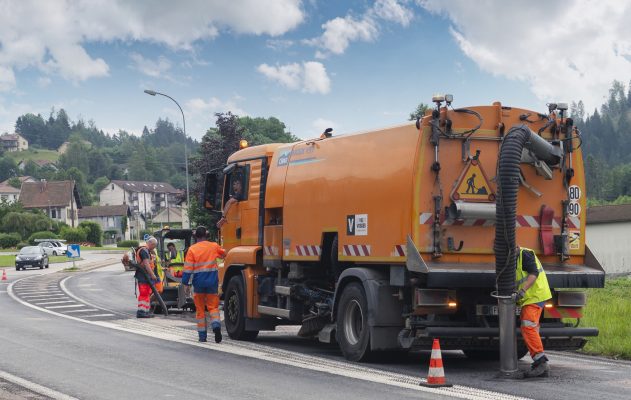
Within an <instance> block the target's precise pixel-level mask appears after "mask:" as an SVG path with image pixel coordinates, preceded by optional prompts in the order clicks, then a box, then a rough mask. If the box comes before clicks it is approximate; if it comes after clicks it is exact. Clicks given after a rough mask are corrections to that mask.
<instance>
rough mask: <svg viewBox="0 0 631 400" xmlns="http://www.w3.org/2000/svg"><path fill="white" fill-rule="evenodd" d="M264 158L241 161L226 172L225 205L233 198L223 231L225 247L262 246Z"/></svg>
mask: <svg viewBox="0 0 631 400" xmlns="http://www.w3.org/2000/svg"><path fill="white" fill-rule="evenodd" d="M265 164H266V163H265V159H254V160H248V161H245V162H238V163H237V164H236V167H235V168H233V169H231V170H229V171H228V172H227V173H226V176H225V180H224V199H223V204H224V207H225V204H227V203H228V202H229V201H231V200H230V199H234V200H232V201H233V205H232V206H231V207H230V209H229V210H228V212H227V214H226V221H227V222H226V224H225V225H224V226H223V228H222V238H223V246H224V248H225V249H227V250H228V249H230V248H232V247H235V246H238V245H250V246H256V245H261V243H262V240H263V225H262V223H263V218H262V215H263V214H262V212H263V209H262V204H263V203H262V202H263V197H264V193H265V190H264V188H265V173H264V171H265V168H266V166H265Z"/></svg>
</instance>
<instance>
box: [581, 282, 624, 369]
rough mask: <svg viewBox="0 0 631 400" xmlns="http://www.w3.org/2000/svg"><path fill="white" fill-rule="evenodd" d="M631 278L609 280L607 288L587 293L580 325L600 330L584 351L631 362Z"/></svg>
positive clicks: (606, 284) (590, 290)
mask: <svg viewBox="0 0 631 400" xmlns="http://www.w3.org/2000/svg"><path fill="white" fill-rule="evenodd" d="M630 293H631V279H629V278H617V279H607V281H606V283H605V288H604V289H589V290H588V291H587V306H586V307H585V316H584V318H583V319H582V320H581V326H586V327H588V326H590V327H591V326H593V327H596V328H598V329H599V330H600V334H599V335H598V337H595V338H590V339H589V341H588V342H587V344H586V345H585V348H584V349H583V352H585V353H589V354H598V355H604V356H608V357H613V358H623V359H627V360H629V359H631V340H630V339H629V338H631V324H630V323H629V316H631V296H629V294H630Z"/></svg>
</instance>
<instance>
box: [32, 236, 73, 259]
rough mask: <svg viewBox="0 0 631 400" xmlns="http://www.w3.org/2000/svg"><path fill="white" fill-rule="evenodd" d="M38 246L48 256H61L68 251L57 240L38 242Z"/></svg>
mask: <svg viewBox="0 0 631 400" xmlns="http://www.w3.org/2000/svg"><path fill="white" fill-rule="evenodd" d="M38 246H39V247H41V248H43V249H44V251H46V254H48V255H49V256H51V255H52V256H62V255H64V254H66V251H67V250H68V247H67V246H66V245H65V244H63V243H62V242H60V241H58V240H48V241H45V242H40V243H39V245H38Z"/></svg>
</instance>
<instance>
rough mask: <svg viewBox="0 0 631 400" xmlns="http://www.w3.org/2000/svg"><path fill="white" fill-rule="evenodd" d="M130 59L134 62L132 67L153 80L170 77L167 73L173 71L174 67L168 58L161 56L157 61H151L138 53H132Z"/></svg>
mask: <svg viewBox="0 0 631 400" xmlns="http://www.w3.org/2000/svg"><path fill="white" fill-rule="evenodd" d="M129 57H130V58H131V60H132V61H133V65H132V67H133V68H134V69H135V70H137V71H139V72H141V73H142V74H144V75H147V76H150V77H152V78H165V77H168V76H167V72H168V71H169V70H170V69H171V65H172V64H171V61H170V60H169V59H168V58H166V57H164V56H160V57H158V58H157V59H156V60H151V59H148V58H145V57H143V56H142V55H141V54H138V53H132V54H130V56H129Z"/></svg>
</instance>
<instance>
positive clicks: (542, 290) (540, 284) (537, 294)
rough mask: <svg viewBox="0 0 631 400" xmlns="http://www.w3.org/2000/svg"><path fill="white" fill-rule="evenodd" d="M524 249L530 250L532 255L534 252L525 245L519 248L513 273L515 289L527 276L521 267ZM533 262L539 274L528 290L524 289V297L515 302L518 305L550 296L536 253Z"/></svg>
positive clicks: (520, 287) (542, 299)
mask: <svg viewBox="0 0 631 400" xmlns="http://www.w3.org/2000/svg"><path fill="white" fill-rule="evenodd" d="M524 251H530V252H531V253H532V254H533V255H535V252H534V251H532V250H530V249H527V248H525V247H522V248H520V250H519V255H518V256H517V273H516V274H515V281H516V283H517V290H519V289H522V288H523V286H524V283H526V279H527V278H528V272H526V271H524V269H523V259H524V257H523V254H524ZM535 262H536V263H537V270H538V271H539V275H538V276H537V280H536V281H535V283H534V284H533V285H532V286H531V287H530V288H529V289H528V290H526V294H525V295H524V297H523V298H521V300H520V301H519V302H518V303H517V304H518V305H520V306H525V305H528V304H535V303H540V302H542V301H546V300H548V299H550V298H551V297H552V293H550V285H548V278H547V277H546V273H545V271H544V270H543V266H541V262H540V261H539V259H538V258H537V256H536V255H535Z"/></svg>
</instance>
